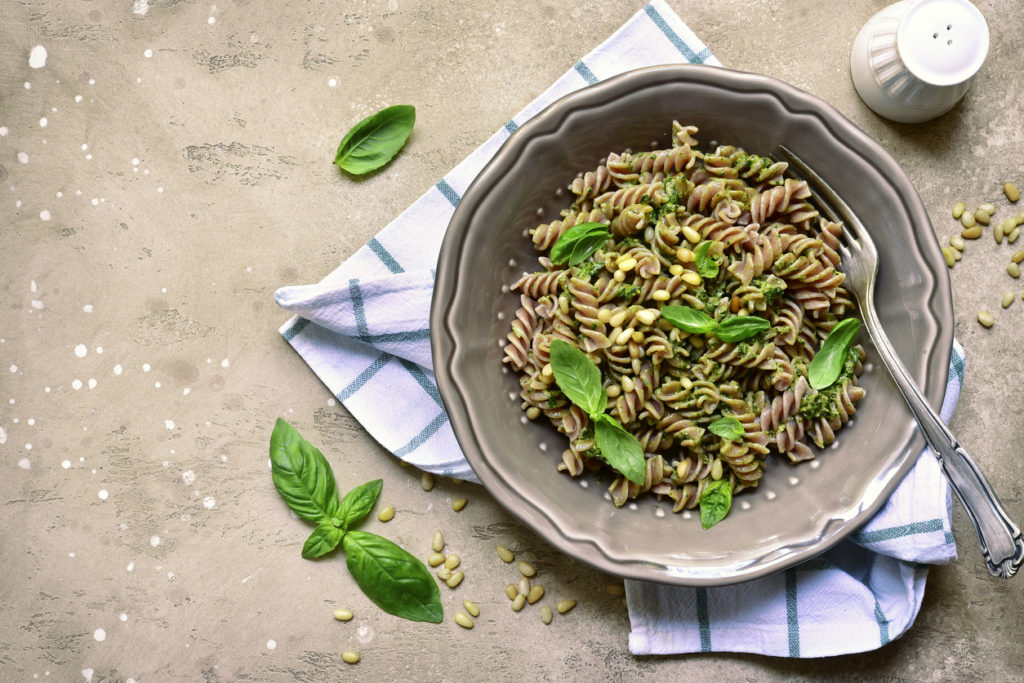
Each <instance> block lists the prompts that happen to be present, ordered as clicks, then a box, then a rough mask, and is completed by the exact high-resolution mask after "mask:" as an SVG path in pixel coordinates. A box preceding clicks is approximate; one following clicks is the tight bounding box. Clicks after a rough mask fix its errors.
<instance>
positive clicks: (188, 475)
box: [181, 470, 196, 486]
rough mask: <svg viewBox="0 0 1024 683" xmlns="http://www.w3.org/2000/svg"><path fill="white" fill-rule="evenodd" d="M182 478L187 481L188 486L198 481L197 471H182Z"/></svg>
mask: <svg viewBox="0 0 1024 683" xmlns="http://www.w3.org/2000/svg"><path fill="white" fill-rule="evenodd" d="M181 480H182V481H183V482H185V485H186V486H191V485H192V484H194V483H195V482H196V473H195V472H193V471H192V470H185V471H184V472H182V473H181Z"/></svg>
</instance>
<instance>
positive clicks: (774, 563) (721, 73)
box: [430, 64, 953, 587]
mask: <svg viewBox="0 0 1024 683" xmlns="http://www.w3.org/2000/svg"><path fill="white" fill-rule="evenodd" d="M665 81H689V82H694V83H699V84H701V85H707V86H713V87H718V88H724V89H729V90H735V91H738V92H741V93H747V94H769V95H771V96H772V97H774V98H775V99H776V100H777V101H778V102H779V103H780V104H781V105H782V106H783V107H784V108H785V109H787V110H788V111H790V112H791V113H794V114H797V113H798V114H800V115H811V116H813V117H815V118H817V119H818V120H819V121H820V122H821V123H822V124H823V125H824V127H825V128H826V129H827V130H828V131H829V132H830V133H831V134H832V136H833V137H834V138H835V139H836V140H838V141H839V142H840V143H841V144H843V145H844V146H845V147H847V148H848V149H849V150H850V153H852V154H856V156H858V157H860V158H861V159H863V160H865V161H866V162H867V163H869V164H870V165H871V166H873V167H874V169H875V170H876V171H877V172H878V173H879V174H880V175H882V176H884V177H885V178H886V179H888V180H889V181H890V182H892V183H893V184H894V185H896V186H898V187H900V188H901V189H903V188H906V189H909V190H911V192H908V193H901V194H900V201H901V202H902V203H903V204H904V207H903V208H904V209H905V210H906V212H907V214H908V215H909V216H910V217H911V224H912V226H923V227H926V228H928V231H927V232H928V235H927V236H931V234H932V230H931V222H930V219H929V217H928V214H927V211H926V210H925V208H924V205H923V203H922V201H921V199H920V196H919V195H918V193H917V191H916V189H915V188H914V185H913V183H912V182H911V181H910V178H909V177H908V176H907V175H906V173H905V172H904V171H903V169H902V168H901V167H900V166H899V164H898V163H897V162H896V161H895V159H893V158H892V156H891V155H890V154H889V153H888V152H886V151H885V149H884V148H882V147H881V145H880V144H879V143H877V142H876V141H875V140H873V139H872V138H871V137H869V136H868V135H867V134H866V133H864V132H863V131H862V130H860V128H858V127H857V126H856V125H855V124H853V123H852V122H851V121H850V120H849V119H847V118H846V117H845V116H844V115H843V114H842V113H840V112H839V111H838V110H837V109H835V108H834V107H833V106H832V105H830V104H828V103H826V102H824V101H823V100H821V99H819V98H817V97H816V96H814V95H811V94H809V93H807V92H805V91H803V90H800V89H798V88H796V87H795V86H792V85H790V84H788V83H785V82H783V81H780V80H778V79H775V78H772V77H769V76H764V75H761V74H753V73H748V72H742V71H735V70H731V69H727V68H724V67H716V66H705V65H692V64H669V65H658V66H651V67H644V68H639V69H633V70H630V71H626V72H624V73H622V74H619V75H617V76H613V77H611V78H608V79H606V80H604V81H601V82H599V83H596V84H594V85H590V86H586V87H584V88H581V89H579V90H576V91H573V92H571V93H568V94H566V95H563V96H562V97H560V98H559V99H557V100H555V101H554V102H552V103H551V104H549V105H548V106H547V107H545V108H544V109H543V110H541V111H540V112H539V113H538V114H536V115H535V116H534V117H532V118H531V119H530V120H529V121H527V122H525V123H523V124H522V125H520V126H519V127H518V128H517V129H516V130H515V131H514V132H513V133H512V135H511V136H510V137H509V138H508V139H507V140H506V141H505V142H504V143H503V145H502V146H501V147H500V148H499V149H498V151H497V152H496V153H495V154H494V156H493V157H492V158H491V159H490V160H489V161H488V162H487V164H485V166H484V167H483V169H482V170H481V171H480V172H479V173H478V174H477V176H476V177H475V178H474V180H473V182H472V183H471V184H470V185H469V187H468V188H467V190H466V191H465V193H464V194H463V196H462V198H461V200H460V202H459V204H458V206H457V207H456V209H455V212H454V214H453V215H452V218H451V220H450V222H449V226H448V229H447V232H446V234H445V237H444V240H443V243H442V248H441V251H440V255H439V258H438V263H437V270H436V277H435V287H434V294H433V297H432V301H431V310H430V329H431V331H432V333H431V335H430V340H431V352H432V357H433V364H434V372H435V377H436V382H437V386H438V390H439V392H440V395H441V398H442V401H443V403H444V408H445V411H446V412H447V414H448V418H449V421H450V423H451V427H452V429H453V431H454V433H455V436H456V439H457V441H458V443H459V445H460V447H461V448H462V450H463V453H464V454H465V456H466V458H467V460H468V461H469V464H470V466H471V467H472V469H473V471H474V472H475V474H476V475H477V476H478V477H479V479H480V481H481V483H483V485H484V486H485V487H486V488H487V489H488V491H489V493H491V495H492V496H494V498H495V499H496V500H497V501H498V502H499V503H500V504H501V505H502V506H503V507H505V508H506V509H507V510H508V511H509V512H511V513H512V514H513V515H514V516H515V517H517V518H518V519H519V520H521V521H522V522H524V523H525V524H526V525H527V526H529V527H530V528H531V529H532V530H533V531H534V532H535V533H537V534H538V535H539V536H540V537H542V538H543V539H544V540H545V541H547V542H548V543H550V544H552V545H553V546H554V547H556V548H557V549H559V550H560V551H562V552H565V553H566V554H568V555H570V556H572V557H574V558H576V559H578V560H580V561H582V562H585V563H587V564H589V565H591V566H593V567H595V568H597V569H599V570H601V571H605V572H607V573H609V574H613V575H617V576H621V577H623V578H630V579H638V580H644V581H651V582H656V583H665V584H677V585H687V586H705V587H707V586H718V585H728V584H734V583H740V582H744V581H748V580H752V579H755V578H760V577H763V576H766V575H769V574H772V573H775V572H777V571H780V570H782V569H785V568H788V567H791V566H793V565H795V564H798V563H800V562H803V561H804V560H808V559H811V558H812V557H815V556H817V555H819V554H821V553H822V552H825V551H826V550H828V549H829V548H831V547H833V546H835V545H836V544H837V543H839V542H840V541H841V540H843V539H844V538H846V537H847V536H848V535H849V534H850V533H852V532H853V531H854V530H855V529H857V528H858V527H860V526H862V525H863V524H864V523H865V522H867V521H868V520H869V519H870V518H871V517H872V516H874V514H875V513H876V512H877V511H878V510H879V509H880V508H881V507H882V506H883V505H884V504H885V502H886V501H887V499H888V498H889V495H890V494H891V493H892V491H893V490H894V489H895V488H896V486H897V485H898V484H899V483H900V481H902V479H903V477H904V476H905V475H906V474H907V473H908V472H909V471H910V470H911V468H912V467H913V465H914V464H915V462H916V461H917V457H918V455H919V454H920V453H921V451H922V449H923V448H924V447H925V441H924V438H923V436H922V435H921V433H920V430H914V431H913V433H912V435H911V436H910V437H909V440H908V441H907V443H906V445H905V447H904V448H903V449H902V451H901V455H900V456H899V457H898V458H897V459H896V460H895V461H891V462H889V463H888V465H887V466H886V467H885V468H883V469H882V470H881V471H880V472H878V473H877V475H876V476H875V477H874V479H873V481H872V482H871V486H869V487H868V491H869V493H867V494H865V496H864V498H862V499H861V501H860V502H861V503H862V504H861V505H860V507H859V508H858V509H857V511H856V514H854V515H853V516H851V517H845V518H840V519H839V520H838V521H839V523H838V524H831V525H829V526H828V527H827V528H826V529H825V530H823V532H822V534H823V535H822V536H821V537H819V538H818V539H816V540H815V541H814V542H811V543H806V542H803V543H793V544H790V545H785V546H783V547H781V548H774V549H772V550H770V551H769V552H766V553H765V554H764V555H763V556H761V557H760V558H757V559H755V560H754V561H747V562H743V563H741V564H736V565H733V566H728V567H723V566H721V565H719V566H717V567H716V568H715V570H714V571H710V572H705V571H701V570H700V569H699V568H694V567H679V566H669V565H656V564H652V563H651V562H649V561H636V562H625V563H624V562H620V561H616V560H614V559H612V558H609V557H608V556H607V555H606V554H605V553H604V552H603V551H602V550H601V549H600V548H598V547H597V544H596V543H595V542H594V541H593V540H591V539H586V538H577V537H573V536H570V535H567V534H566V533H564V532H563V530H562V529H561V528H560V527H559V526H558V525H557V524H556V523H555V521H554V520H553V519H552V518H551V516H550V515H549V514H547V513H546V512H545V511H544V509H543V508H542V507H539V506H538V505H537V504H535V503H534V502H533V501H531V500H529V499H527V498H525V497H524V496H522V495H521V494H520V493H519V492H518V491H517V490H516V489H515V487H513V486H511V485H509V483H508V482H507V481H506V480H505V479H504V477H503V475H502V474H501V472H500V471H499V470H498V469H496V468H495V467H494V465H493V464H492V463H490V462H489V460H488V458H487V457H486V456H485V455H484V452H485V451H484V449H483V447H482V446H481V444H480V441H479V437H478V435H477V434H476V432H475V430H474V429H473V426H472V419H471V416H470V412H471V411H470V402H469V400H468V397H467V396H465V395H464V394H463V392H462V391H461V389H460V387H459V385H458V382H457V381H456V378H455V375H456V373H455V372H453V366H454V364H455V363H456V361H457V359H458V356H459V352H460V348H459V342H458V336H457V334H456V322H455V321H454V320H453V316H452V308H451V307H450V306H449V302H450V299H451V296H452V295H453V294H454V293H455V292H456V285H457V283H458V264H459V262H460V260H461V258H462V249H463V246H464V243H465V235H466V231H467V229H468V228H469V226H470V224H471V222H472V218H473V214H474V211H475V209H476V205H477V203H478V202H479V201H480V196H481V195H480V192H481V191H482V190H481V189H480V188H482V187H487V186H490V182H491V181H493V180H494V179H496V178H497V177H500V175H501V174H502V173H503V172H504V170H505V167H507V166H509V165H510V164H511V163H512V162H513V161H514V157H515V156H516V151H515V150H517V149H518V148H519V147H520V146H521V144H522V142H523V141H526V140H529V139H531V138H533V137H536V136H538V135H542V134H544V133H547V132H550V131H551V130H552V128H553V127H557V125H558V122H559V121H560V120H562V119H563V118H564V117H566V116H567V115H568V114H569V113H571V112H572V111H574V110H576V109H586V108H589V107H593V106H597V105H599V104H600V103H601V102H604V101H607V100H608V98H609V96H611V95H613V94H614V93H616V92H617V91H619V90H620V89H622V88H628V87H630V86H631V85H633V84H636V88H641V87H652V86H654V85H657V84H659V83H662V82H665ZM910 232H911V234H912V235H913V237H914V241H915V248H916V251H917V252H918V253H921V254H923V255H925V256H927V257H929V258H927V259H925V261H926V263H925V267H926V268H933V266H934V263H936V262H939V261H942V259H941V254H940V253H939V250H938V245H937V243H936V241H935V240H934V239H926V238H922V236H921V235H920V234H918V233H919V232H921V231H919V230H913V229H911V230H910ZM932 252H934V253H932ZM929 272H930V274H931V275H932V276H934V277H933V280H934V282H933V283H932V288H931V291H930V295H929V296H928V298H927V302H926V304H927V305H926V309H927V310H928V312H930V313H931V314H933V316H934V317H935V319H937V320H940V321H952V320H953V307H952V293H951V286H950V282H949V276H948V273H946V272H945V271H944V270H938V269H937V268H934V269H932V270H930V271H929ZM935 327H936V329H935V332H934V335H933V336H934V337H935V338H933V339H931V340H929V341H930V342H931V343H930V344H928V346H927V348H926V349H924V350H923V351H924V353H925V354H926V361H927V362H926V363H925V365H926V369H925V372H924V373H923V377H922V376H920V375H921V374H922V373H920V372H918V373H915V372H914V370H913V369H911V375H912V376H913V377H914V379H915V381H917V382H918V385H919V386H921V387H922V389H923V392H924V394H925V396H926V397H927V399H928V400H929V402H930V403H931V404H932V405H935V406H938V405H941V403H942V399H943V397H944V395H945V391H946V381H945V379H946V372H947V370H948V367H949V361H950V358H951V355H952V340H953V332H952V329H946V328H947V327H948V326H946V325H941V324H938V325H936V326H935ZM865 501H866V504H864V503H865Z"/></svg>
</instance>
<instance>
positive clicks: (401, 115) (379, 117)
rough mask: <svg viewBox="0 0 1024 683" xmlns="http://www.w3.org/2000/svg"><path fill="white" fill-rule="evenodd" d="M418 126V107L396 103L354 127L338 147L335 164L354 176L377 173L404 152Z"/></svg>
mask: <svg viewBox="0 0 1024 683" xmlns="http://www.w3.org/2000/svg"><path fill="white" fill-rule="evenodd" d="M415 123H416V108H415V107H413V106H412V105H409V104H396V105H395V106H393V107H388V108H386V109H381V110H380V111H379V112H377V113H376V114H373V115H372V116H368V117H366V118H365V119H363V120H362V121H360V122H359V123H357V124H356V125H355V126H353V127H352V130H350V131H349V132H348V133H346V134H345V137H343V138H342V139H341V144H339V145H338V153H337V155H335V157H334V164H335V165H336V166H339V167H341V168H342V169H344V170H346V171H348V172H349V173H352V174H354V175H363V174H365V173H369V172H370V171H376V170H377V169H378V168H380V167H381V166H384V165H385V164H387V163H388V162H389V161H391V159H392V158H393V157H394V156H395V155H396V154H398V150H400V149H402V146H403V145H405V141H406V140H407V139H408V138H409V134H410V133H412V127H413V125H414V124H415Z"/></svg>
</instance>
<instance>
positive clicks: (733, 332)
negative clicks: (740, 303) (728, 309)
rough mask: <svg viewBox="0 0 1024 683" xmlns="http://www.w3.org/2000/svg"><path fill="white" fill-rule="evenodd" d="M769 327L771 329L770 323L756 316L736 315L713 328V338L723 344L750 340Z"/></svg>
mask: <svg viewBox="0 0 1024 683" xmlns="http://www.w3.org/2000/svg"><path fill="white" fill-rule="evenodd" d="M769 327H771V323H769V322H768V321H767V320H765V319H764V318H759V317H757V316H756V315H737V316H733V317H732V318H727V319H725V320H723V321H722V322H720V323H718V327H716V328H715V336H716V337H718V338H719V339H721V340H722V341H724V342H738V341H743V340H744V339H750V338H751V337H753V336H754V335H756V334H758V333H760V332H764V331H765V330H767V329H768V328H769Z"/></svg>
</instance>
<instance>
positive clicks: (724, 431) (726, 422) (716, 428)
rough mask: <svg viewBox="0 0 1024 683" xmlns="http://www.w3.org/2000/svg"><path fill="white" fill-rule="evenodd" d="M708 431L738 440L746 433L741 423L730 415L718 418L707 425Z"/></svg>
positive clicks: (724, 437)
mask: <svg viewBox="0 0 1024 683" xmlns="http://www.w3.org/2000/svg"><path fill="white" fill-rule="evenodd" d="M708 431H709V432H711V433H712V434H717V435H718V436H720V437H722V438H723V439H728V440H729V441H740V440H742V439H743V435H744V434H745V433H746V430H744V429H743V423H742V422H740V421H739V420H738V419H736V418H735V417H733V416H732V415H726V416H725V417H720V418H718V419H717V420H715V421H714V422H712V423H711V424H709V425H708Z"/></svg>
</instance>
